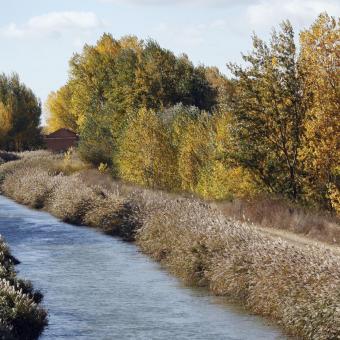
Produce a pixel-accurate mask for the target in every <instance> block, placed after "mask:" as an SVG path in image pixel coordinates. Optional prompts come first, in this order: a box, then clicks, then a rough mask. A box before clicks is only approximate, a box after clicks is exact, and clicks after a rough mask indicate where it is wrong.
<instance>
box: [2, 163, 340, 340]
mask: <svg viewBox="0 0 340 340" xmlns="http://www.w3.org/2000/svg"><path fill="white" fill-rule="evenodd" d="M53 157H54V156H45V157H44V161H42V162H40V163H38V164H37V163H36V160H34V159H33V160H30V159H29V158H26V159H22V160H20V161H14V162H10V163H7V164H5V165H3V166H0V176H1V174H2V178H3V183H2V190H3V192H4V194H6V195H8V196H10V197H12V198H14V199H15V200H17V201H19V202H23V203H25V204H28V205H31V206H33V207H36V206H39V207H44V209H46V210H48V211H50V212H51V213H52V214H54V215H55V216H57V217H59V218H61V219H63V220H64V221H68V222H71V223H75V224H88V225H91V226H93V227H96V228H99V229H102V230H103V231H104V232H107V233H109V234H112V235H119V236H122V237H124V238H125V239H126V240H136V242H137V244H138V245H139V246H140V247H141V249H142V250H143V251H144V252H145V253H147V254H149V255H151V256H152V257H153V258H155V259H156V260H157V261H160V262H161V263H162V264H163V265H165V266H166V267H167V268H168V269H169V271H171V272H172V273H174V274H176V275H177V276H179V277H181V278H182V279H183V280H185V281H186V282H187V283H190V284H194V285H200V286H207V287H208V288H209V289H211V290H212V291H213V292H214V293H215V294H218V295H224V296H228V297H230V298H231V299H233V300H237V301H238V302H240V303H242V304H243V305H244V306H246V307H247V308H248V309H249V310H250V311H252V312H254V313H257V314H260V315H264V316H268V317H270V318H272V319H274V320H276V321H277V322H278V323H279V324H281V325H282V327H283V328H284V329H285V330H286V331H287V332H289V333H291V334H294V335H297V336H300V337H302V338H306V339H338V338H339V337H340V308H339V306H340V258H339V256H338V255H337V254H335V253H333V252H331V251H330V250H327V249H325V248H323V247H322V246H320V247H319V246H318V247H316V246H313V247H312V246H299V245H294V244H291V243H289V242H287V241H283V240H281V239H276V240H273V239H272V238H270V237H267V236H265V235H263V234H262V233H260V232H258V231H257V230H256V228H255V227H254V226H250V225H248V224H246V223H241V222H236V221H234V220H231V219H226V218H225V216H223V215H222V214H221V212H220V211H219V210H217V209H216V210H215V209H213V208H212V207H211V206H210V205H208V204H205V203H202V202H200V201H197V200H194V199H189V198H175V197H172V196H171V195H167V194H164V193H159V192H158V193H156V192H151V191H150V190H141V189H139V190H138V191H136V192H134V191H131V190H128V191H127V192H126V193H124V192H123V190H120V189H119V187H117V188H116V190H112V188H111V189H110V188H107V187H106V188H104V187H103V186H93V185H89V184H88V183H89V182H87V181H86V176H83V175H82V174H81V173H80V174H73V175H70V176H65V175H63V174H61V173H58V171H56V168H55V162H54V161H53ZM51 160H52V161H51ZM42 164H44V166H43V168H42ZM23 188H24V189H23ZM37 188H38V189H37ZM38 192H41V194H38ZM28 197H31V200H29V199H27V198H28ZM37 202H38V204H37Z"/></svg>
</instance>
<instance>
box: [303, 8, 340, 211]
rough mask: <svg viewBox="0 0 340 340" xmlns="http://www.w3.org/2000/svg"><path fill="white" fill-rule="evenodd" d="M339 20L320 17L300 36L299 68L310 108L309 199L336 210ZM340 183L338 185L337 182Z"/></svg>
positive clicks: (307, 138)
mask: <svg viewBox="0 0 340 340" xmlns="http://www.w3.org/2000/svg"><path fill="white" fill-rule="evenodd" d="M339 23H340V20H339V19H338V20H336V19H335V18H332V17H330V16H328V15H327V14H321V15H320V16H319V17H318V19H317V20H316V21H315V23H314V24H313V25H312V26H311V28H310V29H309V30H306V31H303V32H302V33H301V35H300V43H301V54H300V69H301V74H302V76H303V80H304V94H305V102H306V105H307V113H306V125H305V129H306V131H305V140H304V148H303V152H302V159H303V161H304V164H305V171H306V173H307V176H306V177H307V180H306V182H305V190H306V195H307V198H308V199H309V200H311V201H314V202H315V203H317V204H318V205H325V202H326V207H328V208H329V207H333V208H334V205H336V202H335V201H336V200H337V199H339V196H340V194H339V177H340V172H339V168H340V166H339V160H340V151H339V135H340V119H339V118H340V116H339V112H340V74H339V45H338V43H339V40H340V27H339ZM337 181H338V183H337Z"/></svg>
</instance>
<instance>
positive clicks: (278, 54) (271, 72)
mask: <svg viewBox="0 0 340 340" xmlns="http://www.w3.org/2000/svg"><path fill="white" fill-rule="evenodd" d="M243 59H244V61H245V62H247V66H246V67H243V66H237V65H235V64H229V65H228V66H229V69H230V70H231V72H232V73H233V74H234V76H235V77H236V81H237V85H236V94H235V95H234V97H233V102H232V110H233V118H234V123H233V125H234V127H233V136H234V142H235V145H236V152H235V153H234V154H233V155H232V156H233V158H234V159H235V160H236V161H237V162H239V164H241V165H242V166H243V167H245V168H246V169H249V170H250V171H251V172H252V173H253V174H254V175H255V176H256V178H257V179H258V180H260V181H261V182H262V183H263V184H264V185H265V187H266V188H267V190H268V191H269V192H273V193H280V194H283V195H286V196H287V197H289V198H291V199H294V200H296V199H297V198H298V197H299V196H300V194H301V183H300V177H299V176H300V164H299V157H298V156H299V151H300V148H301V136H302V133H303V121H304V115H305V109H304V106H303V104H302V92H301V82H300V78H299V74H298V64H297V53H296V46H295V43H294V32H293V28H292V26H291V24H290V23H289V22H288V21H285V22H283V23H282V24H281V30H280V31H279V32H276V31H273V32H272V35H271V40H270V43H269V45H268V44H266V43H265V42H264V41H263V40H261V39H260V38H258V37H257V36H256V35H254V36H253V51H252V52H251V53H250V54H249V55H243Z"/></svg>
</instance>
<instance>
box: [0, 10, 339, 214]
mask: <svg viewBox="0 0 340 340" xmlns="http://www.w3.org/2000/svg"><path fill="white" fill-rule="evenodd" d="M338 41H339V21H337V20H336V19H335V18H332V17H330V16H328V15H327V14H325V13H324V14H321V15H320V16H319V17H318V18H317V20H316V21H315V23H314V24H313V25H312V26H311V27H310V29H307V30H305V31H303V32H301V34H300V48H297V46H296V43H295V40H294V30H293V28H292V26H291V24H290V23H289V22H288V21H285V22H283V23H282V24H281V26H280V29H279V30H277V31H275V30H274V31H273V32H272V35H271V38H270V41H269V42H268V43H267V42H265V41H263V40H262V39H260V38H259V37H258V36H256V35H254V36H253V50H252V51H251V52H250V53H248V54H246V55H244V56H243V59H244V61H245V66H244V65H242V66H240V65H236V64H228V67H229V70H230V72H231V73H232V75H233V77H232V78H231V79H228V78H227V77H226V76H224V75H223V74H221V73H220V72H219V71H218V69H216V68H211V67H210V68H209V67H205V66H194V65H193V64H192V63H191V62H190V61H189V60H188V58H187V56H185V55H182V56H179V57H178V56H175V55H174V54H173V53H172V52H170V51H168V50H166V49H163V48H161V47H160V46H159V45H158V44H157V43H156V42H155V41H150V40H149V41H141V40H138V39H137V38H135V37H125V38H122V39H120V40H115V39H113V37H112V36H111V35H109V34H104V35H103V36H102V38H101V39H100V40H99V41H98V42H97V44H96V45H94V46H90V45H86V46H85V47H84V49H83V52H82V53H81V54H76V55H74V57H73V58H72V59H71V61H70V78H69V81H68V82H67V84H66V85H64V86H63V87H62V88H61V89H60V90H59V91H57V92H56V93H52V94H51V95H50V97H49V99H48V102H47V107H48V109H49V111H50V118H49V125H48V129H49V130H50V131H52V130H55V129H57V128H59V127H69V128H72V129H74V130H76V131H77V132H79V133H80V137H81V141H80V146H79V151H80V154H81V155H82V158H83V159H85V160H86V161H89V162H91V163H93V164H95V165H97V166H98V165H100V164H101V163H102V164H107V165H108V166H109V167H110V169H111V171H112V174H113V175H114V176H116V177H119V178H121V179H124V180H126V181H129V182H134V183H138V184H142V185H145V186H149V187H153V188H162V189H166V190H175V191H189V192H192V193H195V194H198V195H200V196H202V197H204V198H208V199H233V198H235V197H244V196H245V197H249V196H254V195H258V194H270V195H275V196H281V197H284V198H286V199H289V200H291V201H293V202H298V203H302V204H305V205H308V206H313V207H317V208H321V209H327V210H331V211H339V206H340V202H339V199H340V198H339V159H340V157H339V137H338V136H339V117H338V114H339V112H340V111H339V98H340V94H339V71H338V68H339V65H338V59H339V58H338V57H339V55H338V50H337V42H338ZM0 110H1V107H0ZM3 110H4V109H3V108H2V111H3Z"/></svg>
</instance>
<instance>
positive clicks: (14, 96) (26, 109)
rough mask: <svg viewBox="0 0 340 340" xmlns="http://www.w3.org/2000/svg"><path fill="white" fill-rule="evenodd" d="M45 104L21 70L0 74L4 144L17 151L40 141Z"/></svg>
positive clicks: (0, 120) (0, 142) (0, 138)
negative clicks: (19, 73) (27, 83)
mask: <svg viewBox="0 0 340 340" xmlns="http://www.w3.org/2000/svg"><path fill="white" fill-rule="evenodd" d="M40 115H41V104H40V102H39V100H38V99H37V97H36V96H35V95H34V94H33V92H32V91H31V90H30V89H29V88H27V87H26V86H25V85H24V84H22V83H21V82H20V80H19V76H18V75H17V74H13V75H11V76H6V75H5V74H0V123H1V127H0V148H2V149H7V150H14V151H21V150H25V149H31V148H35V147H37V146H39V145H40V143H41V139H40V129H39V123H40Z"/></svg>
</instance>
